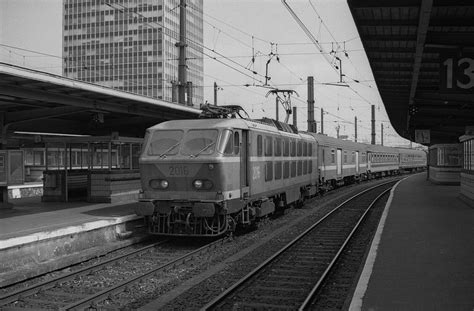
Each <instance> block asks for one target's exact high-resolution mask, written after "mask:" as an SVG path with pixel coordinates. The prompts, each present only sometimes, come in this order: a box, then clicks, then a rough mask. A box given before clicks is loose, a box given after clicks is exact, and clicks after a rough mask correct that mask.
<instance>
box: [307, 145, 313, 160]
mask: <svg viewBox="0 0 474 311" xmlns="http://www.w3.org/2000/svg"><path fill="white" fill-rule="evenodd" d="M308 155H309V156H310V157H311V156H312V155H313V143H309V144H308Z"/></svg>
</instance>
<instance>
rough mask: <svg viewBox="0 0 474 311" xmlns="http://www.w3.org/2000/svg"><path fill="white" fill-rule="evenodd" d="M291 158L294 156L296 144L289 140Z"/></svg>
mask: <svg viewBox="0 0 474 311" xmlns="http://www.w3.org/2000/svg"><path fill="white" fill-rule="evenodd" d="M290 149H291V156H292V157H294V156H296V142H295V140H294V139H292V140H291V148H290Z"/></svg>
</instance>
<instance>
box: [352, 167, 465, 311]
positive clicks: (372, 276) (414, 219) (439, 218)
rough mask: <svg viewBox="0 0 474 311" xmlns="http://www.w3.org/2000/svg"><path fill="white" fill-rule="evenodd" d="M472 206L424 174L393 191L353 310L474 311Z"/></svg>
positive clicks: (455, 191) (456, 189)
mask: <svg viewBox="0 0 474 311" xmlns="http://www.w3.org/2000/svg"><path fill="white" fill-rule="evenodd" d="M473 237H474V207H473V206H469V205H468V204H466V203H464V202H463V201H462V200H460V199H459V186H447V185H435V184H433V183H431V182H429V181H427V180H426V173H421V174H416V175H412V176H409V177H407V178H406V179H404V180H402V181H401V182H400V183H399V184H398V185H397V187H396V188H395V189H394V190H392V194H391V197H390V199H389V201H388V203H387V206H386V208H385V211H384V214H383V215H382V219H381V221H380V224H379V227H378V230H377V233H376V236H375V238H374V240H373V242H372V245H371V249H370V252H369V254H368V257H367V260H366V264H365V266H364V269H363V271H362V275H361V277H360V279H359V282H358V285H357V288H356V290H355V293H354V296H353V299H352V301H351V304H350V307H349V310H371V311H377V310H384V311H385V310H417V311H418V310H469V311H472V310H474V243H473Z"/></svg>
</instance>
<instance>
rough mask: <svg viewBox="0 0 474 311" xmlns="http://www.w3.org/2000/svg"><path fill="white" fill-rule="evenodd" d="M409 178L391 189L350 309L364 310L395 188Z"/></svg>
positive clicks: (351, 310) (353, 310) (352, 310)
mask: <svg viewBox="0 0 474 311" xmlns="http://www.w3.org/2000/svg"><path fill="white" fill-rule="evenodd" d="M407 178H408V177H405V178H403V179H401V180H399V181H398V182H397V183H396V184H395V186H393V188H392V190H391V191H390V196H389V198H388V200H387V203H386V204H385V208H384V211H383V213H382V216H381V217H380V222H379V225H378V227H377V231H376V232H375V235H374V239H373V240H372V244H371V245H370V249H369V254H368V255H367V259H366V261H365V265H364V269H363V270H362V273H361V274H360V277H359V281H358V282H357V286H356V289H355V291H354V295H353V296H352V300H351V304H350V305H349V311H360V310H362V303H363V299H364V296H365V293H366V291H367V287H368V285H369V280H370V277H371V275H372V271H373V268H374V263H375V258H376V257H377V251H378V248H379V245H380V239H381V237H382V232H383V229H384V227H385V221H386V219H387V215H388V212H389V210H390V206H391V205H392V200H393V196H394V193H395V190H396V189H397V187H398V185H399V184H400V183H401V182H402V181H404V180H405V179H407Z"/></svg>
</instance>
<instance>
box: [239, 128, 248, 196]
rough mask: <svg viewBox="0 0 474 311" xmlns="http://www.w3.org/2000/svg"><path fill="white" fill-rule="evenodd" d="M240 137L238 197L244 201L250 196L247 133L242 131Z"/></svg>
mask: <svg viewBox="0 0 474 311" xmlns="http://www.w3.org/2000/svg"><path fill="white" fill-rule="evenodd" d="M241 133H242V135H241V141H240V146H241V148H240V149H241V151H240V196H241V198H242V199H246V198H248V197H249V196H250V191H249V188H250V187H249V179H248V169H249V150H248V149H249V144H248V141H249V131H246V130H243V131H242V132H241Z"/></svg>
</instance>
